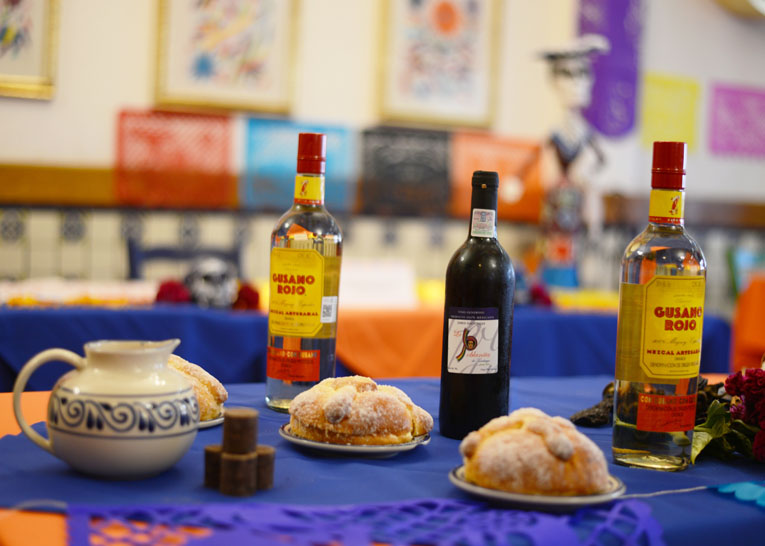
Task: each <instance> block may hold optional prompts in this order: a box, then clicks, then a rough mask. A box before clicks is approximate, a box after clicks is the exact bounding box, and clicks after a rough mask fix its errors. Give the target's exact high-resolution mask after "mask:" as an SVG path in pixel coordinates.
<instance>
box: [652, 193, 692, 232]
mask: <svg viewBox="0 0 765 546" xmlns="http://www.w3.org/2000/svg"><path fill="white" fill-rule="evenodd" d="M684 209H685V192H682V191H673V190H651V198H650V200H649V201H648V220H649V221H650V222H657V223H662V224H677V225H683V213H684Z"/></svg>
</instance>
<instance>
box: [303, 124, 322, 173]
mask: <svg viewBox="0 0 765 546" xmlns="http://www.w3.org/2000/svg"><path fill="white" fill-rule="evenodd" d="M326 155H327V135H324V134H322V133H300V135H299V136H298V153H297V172H299V173H306V174H324V164H325V162H326V159H327V158H326Z"/></svg>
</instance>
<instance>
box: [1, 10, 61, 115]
mask: <svg viewBox="0 0 765 546" xmlns="http://www.w3.org/2000/svg"><path fill="white" fill-rule="evenodd" d="M58 10H59V2H58V0H16V1H15V2H3V3H2V4H1V5H0V95H4V96H7V97H19V98H25V99H41V100H48V99H50V98H51V97H53V94H54V92H55V76H56V59H57V49H58V13H59V11H58Z"/></svg>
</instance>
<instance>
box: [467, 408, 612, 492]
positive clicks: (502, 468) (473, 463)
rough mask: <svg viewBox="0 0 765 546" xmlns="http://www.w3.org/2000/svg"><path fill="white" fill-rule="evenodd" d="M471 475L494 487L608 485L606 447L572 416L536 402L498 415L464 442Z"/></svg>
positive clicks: (585, 488)
mask: <svg viewBox="0 0 765 546" xmlns="http://www.w3.org/2000/svg"><path fill="white" fill-rule="evenodd" d="M460 452H461V453H462V456H463V458H464V462H465V476H466V478H467V479H468V480H469V481H472V482H474V483H476V484H478V485H482V486H484V487H489V488H492V489H500V490H503V491H510V492H515V493H527V494H544V495H587V494H593V493H598V492H601V491H604V490H605V489H606V488H607V486H608V467H607V464H606V460H605V456H604V455H603V452H602V451H601V450H600V449H599V448H598V447H597V446H596V445H595V444H594V443H593V442H592V440H590V439H589V438H587V437H586V436H584V435H583V434H581V433H580V432H579V431H577V430H576V428H575V427H574V426H573V425H572V424H571V423H570V422H568V421H567V420H565V419H562V418H560V417H550V416H548V415H547V414H545V413H544V412H542V411H540V410H538V409H535V408H521V409H519V410H516V411H514V412H513V413H511V414H510V415H507V416H503V417H498V418H496V419H492V420H491V421H490V422H489V423H487V424H486V425H484V426H483V427H482V428H481V429H479V430H477V431H474V432H471V433H470V434H468V435H467V436H466V437H465V439H464V440H463V441H462V443H461V444H460Z"/></svg>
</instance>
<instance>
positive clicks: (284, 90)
mask: <svg viewBox="0 0 765 546" xmlns="http://www.w3.org/2000/svg"><path fill="white" fill-rule="evenodd" d="M296 3H297V0H259V1H257V2H253V1H251V0H216V1H207V2H200V1H198V0H160V2H159V17H158V21H159V31H158V40H157V75H156V101H157V103H158V104H160V105H164V106H198V107H212V108H228V109H236V110H253V111H261V112H273V113H285V112H287V111H288V109H289V105H290V95H291V89H292V85H291V79H292V65H293V62H292V60H293V52H294V49H295V28H294V27H295V25H294V23H295V19H296V9H297V5H296Z"/></svg>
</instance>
